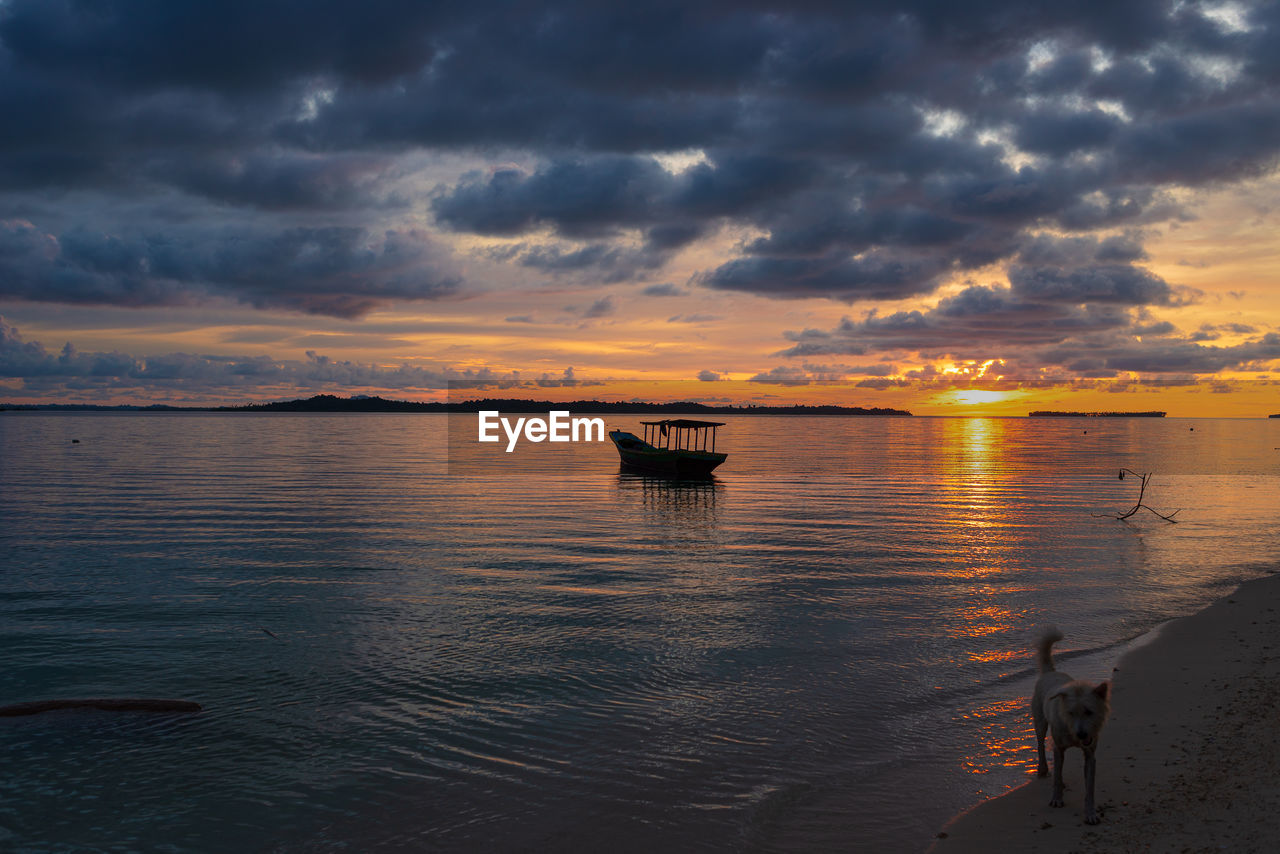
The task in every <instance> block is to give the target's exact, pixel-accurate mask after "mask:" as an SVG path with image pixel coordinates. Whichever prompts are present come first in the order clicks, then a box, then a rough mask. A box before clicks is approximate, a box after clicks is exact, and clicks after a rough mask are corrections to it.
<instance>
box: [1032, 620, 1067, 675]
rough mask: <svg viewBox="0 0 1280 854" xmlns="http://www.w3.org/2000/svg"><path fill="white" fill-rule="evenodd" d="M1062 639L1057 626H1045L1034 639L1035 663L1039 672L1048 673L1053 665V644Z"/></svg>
mask: <svg viewBox="0 0 1280 854" xmlns="http://www.w3.org/2000/svg"><path fill="white" fill-rule="evenodd" d="M1060 640H1062V632H1060V631H1058V627H1057V626H1046V627H1045V628H1044V630H1043V631H1041V632H1040V637H1039V638H1037V639H1036V664H1038V665H1039V666H1040V672H1041V673H1049V672H1050V671H1052V670H1053V669H1054V667H1053V645H1054V644H1055V643H1057V642H1058V641H1060Z"/></svg>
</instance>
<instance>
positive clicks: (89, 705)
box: [0, 697, 203, 718]
mask: <svg viewBox="0 0 1280 854" xmlns="http://www.w3.org/2000/svg"><path fill="white" fill-rule="evenodd" d="M202 708H203V707H202V706H201V705H200V704H199V703H192V702H191V701H189V700H153V699H149V698H143V697H124V698H116V697H91V698H89V699H77V700H37V701H36V702H33V703H15V704H14V705H12V706H0V718H15V717H19V716H21V715H38V714H40V713H41V712H57V711H62V710H64V709H100V710H102V711H104V712H198V711H201V709H202Z"/></svg>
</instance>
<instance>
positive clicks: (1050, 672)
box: [1031, 626, 1111, 824]
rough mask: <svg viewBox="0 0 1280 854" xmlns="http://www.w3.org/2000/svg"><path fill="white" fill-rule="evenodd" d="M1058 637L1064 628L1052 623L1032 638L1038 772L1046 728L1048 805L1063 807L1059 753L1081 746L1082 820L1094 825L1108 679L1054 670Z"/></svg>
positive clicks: (1040, 771)
mask: <svg viewBox="0 0 1280 854" xmlns="http://www.w3.org/2000/svg"><path fill="white" fill-rule="evenodd" d="M1060 640H1062V633H1061V632H1059V631H1058V630H1057V629H1056V628H1054V627H1052V626H1051V627H1049V628H1047V629H1045V631H1044V633H1043V634H1041V635H1040V639H1039V640H1037V641H1036V663H1037V664H1038V665H1039V666H1040V678H1039V679H1038V680H1037V681H1036V691H1035V695H1034V696H1033V697H1032V698H1031V716H1032V718H1034V719H1035V723H1036V750H1037V751H1038V752H1039V756H1040V765H1039V767H1038V768H1037V769H1036V773H1037V774H1038V775H1039V776H1041V777H1044V776H1046V775H1048V773H1049V766H1048V763H1046V762H1045V758H1044V736H1045V733H1046V732H1052V733H1053V797H1052V798H1051V799H1050V801H1049V806H1051V807H1060V806H1062V759H1063V755H1064V754H1065V753H1066V751H1067V748H1068V747H1078V748H1080V750H1081V752H1083V753H1084V787H1085V788H1084V820H1085V823H1086V824H1097V823H1098V822H1099V821H1101V819H1099V818H1098V812H1097V810H1096V809H1094V805H1093V778H1094V773H1095V771H1096V770H1097V768H1096V765H1097V763H1096V761H1095V760H1094V756H1093V753H1094V751H1095V750H1096V749H1097V747H1098V736H1099V735H1100V734H1101V733H1102V725H1103V724H1104V723H1106V722H1107V713H1108V712H1110V710H1111V705H1110V694H1111V683H1110V682H1100V683H1099V684H1097V685H1093V684H1091V683H1089V682H1085V681H1084V680H1082V679H1072V678H1071V677H1070V676H1068V675H1067V674H1065V673H1059V672H1058V671H1056V670H1054V668H1053V645H1054V644H1055V643H1057V642H1058V641H1060Z"/></svg>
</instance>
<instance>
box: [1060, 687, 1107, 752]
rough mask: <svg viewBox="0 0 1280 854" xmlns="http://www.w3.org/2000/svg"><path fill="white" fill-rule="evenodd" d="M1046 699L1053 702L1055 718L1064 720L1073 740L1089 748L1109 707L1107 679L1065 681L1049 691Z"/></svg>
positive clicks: (1103, 721) (1095, 738) (1094, 742)
mask: <svg viewBox="0 0 1280 854" xmlns="http://www.w3.org/2000/svg"><path fill="white" fill-rule="evenodd" d="M1049 701H1050V702H1052V703H1055V704H1057V711H1058V715H1059V717H1058V720H1059V721H1061V722H1062V723H1063V724H1065V729H1066V731H1067V732H1068V733H1069V734H1070V736H1071V737H1072V738H1073V739H1075V742H1076V744H1078V745H1080V746H1081V747H1083V748H1086V749H1091V748H1093V747H1094V746H1095V745H1096V744H1097V742H1098V735H1099V734H1100V733H1101V732H1102V725H1103V724H1104V723H1106V721H1107V714H1108V713H1109V712H1110V711H1111V683H1110V682H1100V683H1098V684H1097V685H1091V684H1089V683H1088V682H1083V681H1080V680H1077V681H1075V682H1068V683H1067V684H1066V685H1063V686H1062V687H1061V688H1059V689H1058V691H1057V692H1056V693H1054V694H1053V695H1051V696H1050V697H1049Z"/></svg>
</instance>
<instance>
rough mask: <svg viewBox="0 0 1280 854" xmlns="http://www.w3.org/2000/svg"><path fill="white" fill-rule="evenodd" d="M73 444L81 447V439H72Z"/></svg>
mask: <svg viewBox="0 0 1280 854" xmlns="http://www.w3.org/2000/svg"><path fill="white" fill-rule="evenodd" d="M71 444H73V445H79V444H80V440H79V439H72V440H71Z"/></svg>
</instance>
